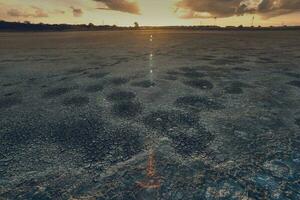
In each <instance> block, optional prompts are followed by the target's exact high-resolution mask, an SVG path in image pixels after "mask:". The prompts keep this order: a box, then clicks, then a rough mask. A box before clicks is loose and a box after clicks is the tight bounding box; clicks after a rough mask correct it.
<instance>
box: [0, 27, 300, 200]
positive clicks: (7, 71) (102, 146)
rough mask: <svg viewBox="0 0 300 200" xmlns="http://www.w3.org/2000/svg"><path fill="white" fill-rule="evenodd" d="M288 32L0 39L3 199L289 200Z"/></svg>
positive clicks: (297, 120) (298, 129) (294, 162)
mask: <svg viewBox="0 0 300 200" xmlns="http://www.w3.org/2000/svg"><path fill="white" fill-rule="evenodd" d="M151 35H152V42H151V41H150V40H151V37H150V36H151ZM299 35H300V34H299V32H297V31H285V32H279V31H278V32H275V31H274V32H185V31H155V32H151V31H136V32H130V31H115V32H67V33H0V44H1V45H0V91H1V93H0V177H1V179H0V199H1V198H2V199H72V198H74V199H81V198H86V199H300V192H299V191H300V183H299V181H300V174H299V171H300V149H299V147H300V101H299V99H300V66H299V63H300V44H299V40H300V36H299ZM151 149H152V150H153V153H154V158H155V169H156V173H155V174H156V175H157V177H158V179H159V181H160V187H159V188H156V189H144V188H142V187H140V186H139V184H137V183H139V182H140V181H143V180H146V179H147V174H146V172H147V170H146V169H145V168H146V167H147V162H148V155H149V151H150V150H151Z"/></svg>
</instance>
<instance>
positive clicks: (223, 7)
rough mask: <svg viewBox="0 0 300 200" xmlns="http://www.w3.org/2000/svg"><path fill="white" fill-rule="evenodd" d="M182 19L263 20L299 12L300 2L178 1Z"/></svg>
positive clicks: (290, 0) (291, 0)
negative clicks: (254, 17) (246, 16)
mask: <svg viewBox="0 0 300 200" xmlns="http://www.w3.org/2000/svg"><path fill="white" fill-rule="evenodd" d="M176 7H177V9H176V12H177V13H180V14H181V17H182V18H215V17H217V18H225V17H231V16H239V15H244V14H258V15H261V16H262V17H264V18H270V17H275V16H279V15H284V14H289V13H294V12H299V11H300V0H180V1H179V2H177V4H176Z"/></svg>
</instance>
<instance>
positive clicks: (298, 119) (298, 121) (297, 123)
mask: <svg viewBox="0 0 300 200" xmlns="http://www.w3.org/2000/svg"><path fill="white" fill-rule="evenodd" d="M295 124H296V125H298V126H300V118H297V119H296V120H295Z"/></svg>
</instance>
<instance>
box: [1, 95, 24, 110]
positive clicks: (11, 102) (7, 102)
mask: <svg viewBox="0 0 300 200" xmlns="http://www.w3.org/2000/svg"><path fill="white" fill-rule="evenodd" d="M21 103H22V100H21V99H20V98H18V97H6V98H3V99H0V109H5V108H10V107H12V106H15V105H17V104H21Z"/></svg>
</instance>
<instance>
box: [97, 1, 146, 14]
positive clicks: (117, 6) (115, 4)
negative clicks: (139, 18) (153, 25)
mask: <svg viewBox="0 0 300 200" xmlns="http://www.w3.org/2000/svg"><path fill="white" fill-rule="evenodd" d="M94 1H96V2H100V3H102V4H103V7H99V8H97V9H100V10H116V11H120V12H126V13H131V14H136V15H138V14H140V8H139V6H138V4H137V3H136V2H135V1H128V0H94Z"/></svg>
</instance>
